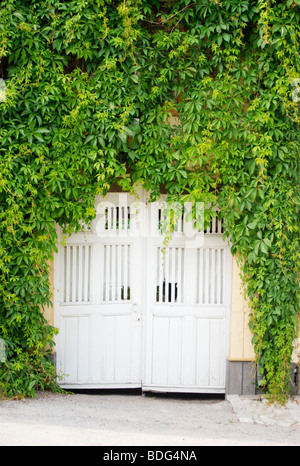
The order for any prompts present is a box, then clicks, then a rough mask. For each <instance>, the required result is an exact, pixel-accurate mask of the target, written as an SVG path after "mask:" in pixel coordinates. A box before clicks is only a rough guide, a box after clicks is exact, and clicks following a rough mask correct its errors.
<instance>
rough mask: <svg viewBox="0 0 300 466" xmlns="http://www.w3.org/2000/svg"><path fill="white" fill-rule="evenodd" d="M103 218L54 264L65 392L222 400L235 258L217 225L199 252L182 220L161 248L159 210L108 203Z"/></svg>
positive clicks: (112, 198)
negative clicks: (198, 395) (120, 391)
mask: <svg viewBox="0 0 300 466" xmlns="http://www.w3.org/2000/svg"><path fill="white" fill-rule="evenodd" d="M97 213H98V215H97V218H96V220H95V221H94V222H93V223H92V228H91V230H86V231H84V232H82V233H78V234H74V235H73V236H71V237H70V238H67V239H66V240H65V242H64V243H63V244H64V245H62V246H60V250H59V253H58V254H57V255H56V257H55V272H54V274H55V296H54V298H55V326H56V327H58V328H59V335H58V336H57V337H56V350H57V370H58V373H59V374H62V379H61V381H60V382H59V383H60V384H61V386H62V387H65V388H76V387H77V388H79V387H81V388H125V387H141V388H142V389H143V390H145V391H147V390H157V391H174V392H176V391H178V392H180V391H181V392H207V393H209V392H211V393H213V392H217V393H224V392H225V368H226V358H227V354H228V347H229V314H230V299H231V296H230V287H231V255H230V252H229V248H228V246H227V245H226V243H225V242H224V241H223V240H222V224H221V222H220V221H217V220H214V221H213V222H212V224H211V226H210V228H208V229H207V231H206V234H205V235H204V238H203V241H202V243H201V244H199V243H198V242H195V243H193V242H192V241H189V242H187V241H186V236H185V227H184V218H183V217H182V219H179V220H178V225H177V227H176V231H175V233H174V238H173V239H172V240H171V241H170V242H169V243H168V244H165V241H164V237H163V236H162V235H161V234H160V231H159V228H160V223H161V219H162V211H161V207H160V205H159V204H157V205H155V206H153V205H151V207H150V206H148V207H146V206H145V204H143V203H142V202H137V201H136V199H135V198H131V197H129V196H128V197H126V195H124V194H122V195H121V196H119V194H110V195H109V196H108V197H107V199H106V200H105V201H101V200H98V208H97ZM138 214H140V215H138ZM189 231H190V230H189Z"/></svg>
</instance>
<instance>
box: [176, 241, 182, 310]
mask: <svg viewBox="0 0 300 466" xmlns="http://www.w3.org/2000/svg"><path fill="white" fill-rule="evenodd" d="M182 251H183V249H182V248H178V257H177V259H178V260H177V274H178V278H177V281H178V285H177V302H178V303H179V304H181V303H182V291H183V270H182V265H183V264H182Z"/></svg>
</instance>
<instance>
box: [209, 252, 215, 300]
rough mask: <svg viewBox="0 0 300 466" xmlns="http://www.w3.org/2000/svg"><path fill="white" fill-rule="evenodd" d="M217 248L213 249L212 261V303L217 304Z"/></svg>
mask: <svg viewBox="0 0 300 466" xmlns="http://www.w3.org/2000/svg"><path fill="white" fill-rule="evenodd" d="M215 252H216V251H215V249H211V262H210V301H209V302H210V304H215V288H216V256H215Z"/></svg>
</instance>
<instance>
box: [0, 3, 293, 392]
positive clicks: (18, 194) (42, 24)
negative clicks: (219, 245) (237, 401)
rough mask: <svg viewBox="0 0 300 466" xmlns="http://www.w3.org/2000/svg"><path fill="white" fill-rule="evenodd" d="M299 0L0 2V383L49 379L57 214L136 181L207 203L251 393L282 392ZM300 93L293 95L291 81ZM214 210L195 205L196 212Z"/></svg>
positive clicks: (89, 207) (20, 387) (289, 303)
mask: <svg viewBox="0 0 300 466" xmlns="http://www.w3.org/2000/svg"><path fill="white" fill-rule="evenodd" d="M299 24H300V0H284V1H275V0H242V1H240V0H201V1H197V0H178V1H176V0H169V1H166V0H165V1H159V0H151V1H150V0H93V1H92V0H76V1H73V0H71V1H59V0H44V1H42V2H40V1H35V0H32V1H30V0H22V1H21V0H3V1H2V3H1V10H0V60H1V61H0V78H1V79H2V80H4V81H5V99H3V98H2V99H1V102H0V125H1V127H0V220H1V223H0V252H1V255H0V274H1V280H0V338H2V339H3V340H4V341H5V343H6V354H7V359H6V362H2V363H0V392H1V393H2V394H4V395H7V396H16V395H17V396H22V395H27V396H34V395H35V393H36V391H37V390H39V389H51V390H56V389H58V388H57V385H56V377H55V375H56V374H55V369H54V366H53V364H52V362H51V359H50V357H49V356H50V353H51V350H52V345H53V343H52V341H53V335H54V333H55V329H53V328H52V327H50V326H49V324H47V323H46V321H45V318H44V317H43V313H42V311H41V310H42V309H43V308H44V307H45V306H47V305H50V303H51V292H50V285H49V263H50V261H51V258H52V255H53V252H55V251H56V247H57V235H56V225H57V224H58V225H60V226H62V227H63V228H64V230H65V232H66V233H68V232H71V231H74V230H79V229H80V220H82V219H84V220H85V221H86V222H88V221H90V220H91V219H92V218H93V217H94V215H95V212H94V199H95V196H96V195H104V194H106V193H107V191H108V190H109V188H110V186H111V185H112V184H113V183H118V184H119V186H120V187H121V188H123V189H124V190H132V189H134V185H135V184H136V183H138V182H139V183H142V185H143V186H144V188H145V189H146V190H147V191H148V192H149V200H150V201H153V200H155V199H156V198H157V197H158V196H159V195H160V191H161V188H162V186H163V187H164V189H165V190H166V192H167V193H168V198H169V200H173V201H174V200H179V199H184V200H189V201H191V202H205V204H206V205H207V206H208V205H212V206H213V205H218V206H219V208H220V215H222V216H223V217H224V219H225V231H226V235H227V236H228V237H229V238H230V240H231V243H232V252H233V254H235V255H236V257H238V259H239V262H240V266H241V270H242V276H243V281H244V284H245V293H246V294H247V296H248V298H249V301H250V306H251V310H252V313H251V322H250V325H251V330H252V333H253V343H254V347H255V351H256V354H257V362H258V364H259V365H260V367H261V368H262V371H263V376H264V384H265V389H266V391H267V392H268V393H270V394H271V395H272V397H273V399H276V400H284V399H285V397H286V395H287V393H288V387H289V381H290V376H289V373H290V362H291V355H292V342H293V340H294V339H295V337H296V335H297V317H298V315H299V262H300V245H299V223H300V222H299V220H300V219H299V201H300V199H299V191H300V190H299V149H300V138H299V115H300V113H299V99H298V98H295V96H296V97H297V96H298V88H297V87H296V86H298V87H300V85H298V84H297V83H298V82H299V81H298V79H299V78H300V57H299V41H300V27H299ZM299 97H300V92H299ZM211 215H213V212H212V211H211V210H210V209H209V208H207V210H206V216H205V221H206V222H209V220H210V216H211Z"/></svg>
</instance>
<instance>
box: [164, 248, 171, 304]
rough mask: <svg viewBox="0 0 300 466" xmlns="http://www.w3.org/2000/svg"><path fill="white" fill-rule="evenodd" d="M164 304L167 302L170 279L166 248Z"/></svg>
mask: <svg viewBox="0 0 300 466" xmlns="http://www.w3.org/2000/svg"><path fill="white" fill-rule="evenodd" d="M165 254H166V256H165V279H166V281H165V302H166V303H168V302H169V278H170V268H169V267H170V249H169V248H166V252H165Z"/></svg>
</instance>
